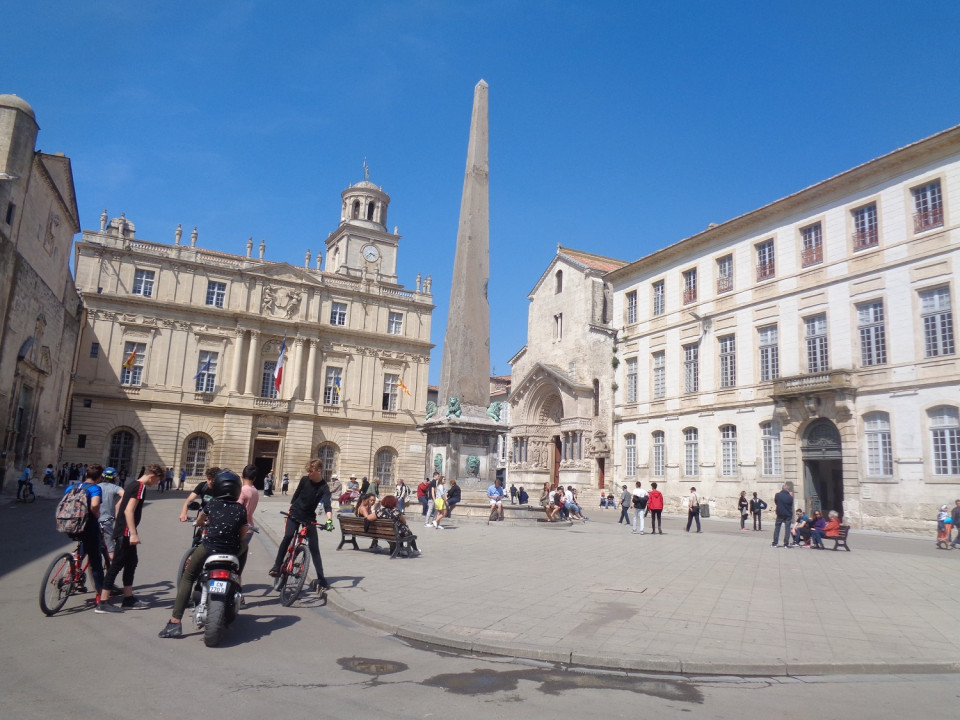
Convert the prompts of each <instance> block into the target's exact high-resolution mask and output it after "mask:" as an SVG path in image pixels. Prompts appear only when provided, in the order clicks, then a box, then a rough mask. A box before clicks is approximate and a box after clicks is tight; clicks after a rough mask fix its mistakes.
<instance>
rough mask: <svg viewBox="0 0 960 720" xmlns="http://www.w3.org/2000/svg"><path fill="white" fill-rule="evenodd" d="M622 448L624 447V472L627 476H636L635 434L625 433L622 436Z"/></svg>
mask: <svg viewBox="0 0 960 720" xmlns="http://www.w3.org/2000/svg"><path fill="white" fill-rule="evenodd" d="M624 448H625V451H626V453H625V457H624V467H625V469H624V474H625V475H626V476H627V477H636V476H637V436H636V435H627V436H626V437H625V438H624Z"/></svg>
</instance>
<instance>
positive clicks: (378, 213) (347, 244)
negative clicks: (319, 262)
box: [324, 163, 400, 283]
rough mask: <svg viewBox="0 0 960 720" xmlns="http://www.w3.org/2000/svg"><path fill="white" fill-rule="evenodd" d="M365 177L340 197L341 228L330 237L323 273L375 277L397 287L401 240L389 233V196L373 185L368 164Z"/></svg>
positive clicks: (396, 235) (365, 166) (364, 173)
mask: <svg viewBox="0 0 960 720" xmlns="http://www.w3.org/2000/svg"><path fill="white" fill-rule="evenodd" d="M363 175H364V179H363V180H362V181H361V182H358V183H356V184H354V185H351V186H350V187H348V188H347V189H346V190H344V191H343V192H342V193H341V194H340V196H341V198H342V199H343V203H342V205H341V206H340V226H339V227H338V228H337V229H336V230H335V231H334V232H332V233H330V235H329V236H328V237H327V241H326V245H327V258H326V264H325V265H324V270H326V271H327V272H332V273H339V274H341V275H348V276H350V277H361V276H363V275H365V274H366V275H374V276H375V277H377V278H378V280H380V281H382V282H386V283H396V282H397V247H398V245H399V243H400V236H399V235H398V234H396V233H395V232H393V233H391V232H389V231H388V230H387V207H388V206H389V205H390V196H389V195H387V194H386V193H385V192H384V191H383V188H382V187H379V186H377V185H374V184H373V183H372V182H370V169H369V168H368V167H367V164H366V163H364V164H363Z"/></svg>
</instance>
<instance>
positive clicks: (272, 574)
mask: <svg viewBox="0 0 960 720" xmlns="http://www.w3.org/2000/svg"><path fill="white" fill-rule="evenodd" d="M267 575H269V576H270V577H280V568H278V567H274V568H270V571H269V572H268V573H267Z"/></svg>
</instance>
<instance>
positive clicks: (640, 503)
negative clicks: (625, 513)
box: [633, 495, 647, 510]
mask: <svg viewBox="0 0 960 720" xmlns="http://www.w3.org/2000/svg"><path fill="white" fill-rule="evenodd" d="M633 506H634V507H635V508H640V509H641V510H646V509H647V496H646V495H634V496H633Z"/></svg>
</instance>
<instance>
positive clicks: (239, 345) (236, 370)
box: [230, 327, 245, 393]
mask: <svg viewBox="0 0 960 720" xmlns="http://www.w3.org/2000/svg"><path fill="white" fill-rule="evenodd" d="M244 334H245V331H244V329H243V328H239V327H238V328H237V334H236V337H235V338H234V341H233V366H232V367H231V368H230V392H231V393H238V392H240V365H241V362H240V361H241V360H242V359H243V336H244Z"/></svg>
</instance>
